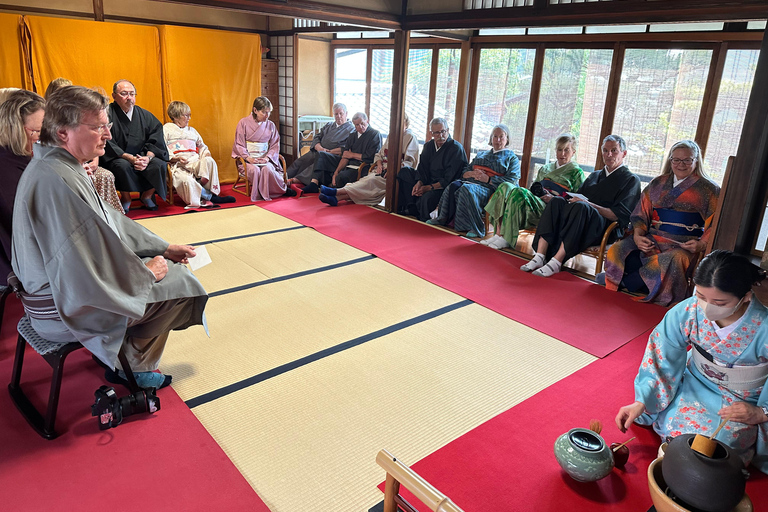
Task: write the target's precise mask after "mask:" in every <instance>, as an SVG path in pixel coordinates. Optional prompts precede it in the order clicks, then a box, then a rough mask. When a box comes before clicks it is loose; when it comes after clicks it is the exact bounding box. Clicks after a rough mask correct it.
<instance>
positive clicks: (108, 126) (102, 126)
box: [83, 123, 114, 135]
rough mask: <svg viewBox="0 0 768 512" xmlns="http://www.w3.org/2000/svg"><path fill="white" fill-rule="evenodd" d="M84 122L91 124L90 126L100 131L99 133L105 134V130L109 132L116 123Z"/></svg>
mask: <svg viewBox="0 0 768 512" xmlns="http://www.w3.org/2000/svg"><path fill="white" fill-rule="evenodd" d="M83 124H84V125H85V126H89V127H91V128H93V129H94V130H98V131H99V135H104V132H108V131H109V130H111V129H112V125H113V124H114V123H107V124H86V123H83Z"/></svg>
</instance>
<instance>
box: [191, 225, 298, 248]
mask: <svg viewBox="0 0 768 512" xmlns="http://www.w3.org/2000/svg"><path fill="white" fill-rule="evenodd" d="M306 227H307V226H293V227H290V228H282V229H273V230H272V231H260V232H258V233H248V234H247V235H237V236H230V237H227V238H217V239H215V240H206V241H204V242H195V243H193V244H189V245H194V246H198V245H206V244H215V243H218V242H228V241H230V240H239V239H241V238H251V237H254V236H261V235H272V234H274V233H283V232H284V231H293V230H294V229H304V228H306Z"/></svg>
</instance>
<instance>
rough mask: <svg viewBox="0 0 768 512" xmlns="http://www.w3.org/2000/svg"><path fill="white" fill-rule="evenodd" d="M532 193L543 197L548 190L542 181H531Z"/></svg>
mask: <svg viewBox="0 0 768 512" xmlns="http://www.w3.org/2000/svg"><path fill="white" fill-rule="evenodd" d="M531 193H532V194H533V195H535V196H536V197H541V196H543V195H544V194H546V191H545V190H544V187H543V186H542V184H541V182H540V181H534V182H533V183H531Z"/></svg>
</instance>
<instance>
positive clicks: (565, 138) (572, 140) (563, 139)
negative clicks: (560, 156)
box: [555, 133, 576, 151]
mask: <svg viewBox="0 0 768 512" xmlns="http://www.w3.org/2000/svg"><path fill="white" fill-rule="evenodd" d="M568 144H570V145H571V148H573V150H574V151H576V137H574V136H573V135H571V134H570V133H564V134H562V135H561V136H559V137H558V138H557V140H556V141H555V149H560V148H564V147H565V146H567V145H568Z"/></svg>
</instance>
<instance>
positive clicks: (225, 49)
mask: <svg viewBox="0 0 768 512" xmlns="http://www.w3.org/2000/svg"><path fill="white" fill-rule="evenodd" d="M160 40H161V45H162V57H163V58H162V63H163V91H164V95H165V99H166V106H167V105H168V103H170V102H171V101H183V102H184V103H186V104H187V105H189V106H190V108H191V109H192V120H191V121H190V125H191V126H193V127H194V128H195V129H196V130H197V131H198V132H199V133H200V135H201V136H202V137H203V140H204V141H205V143H206V144H207V145H208V147H209V148H210V150H211V154H212V155H213V157H214V158H215V159H216V162H217V163H218V166H219V179H220V180H221V181H222V182H225V181H230V182H231V181H234V180H235V178H236V177H237V170H236V168H235V165H234V163H233V161H232V158H231V153H232V142H233V141H234V138H235V127H236V126H237V122H238V121H239V120H240V119H242V118H243V117H244V116H246V115H248V114H249V113H250V112H251V107H252V105H253V100H254V98H256V97H257V96H259V95H260V94H261V39H260V38H259V36H258V34H245V33H240V32H226V31H221V30H209V29H200V28H188V27H175V26H167V25H166V26H161V27H160ZM166 121H169V122H170V119H167V116H166Z"/></svg>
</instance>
